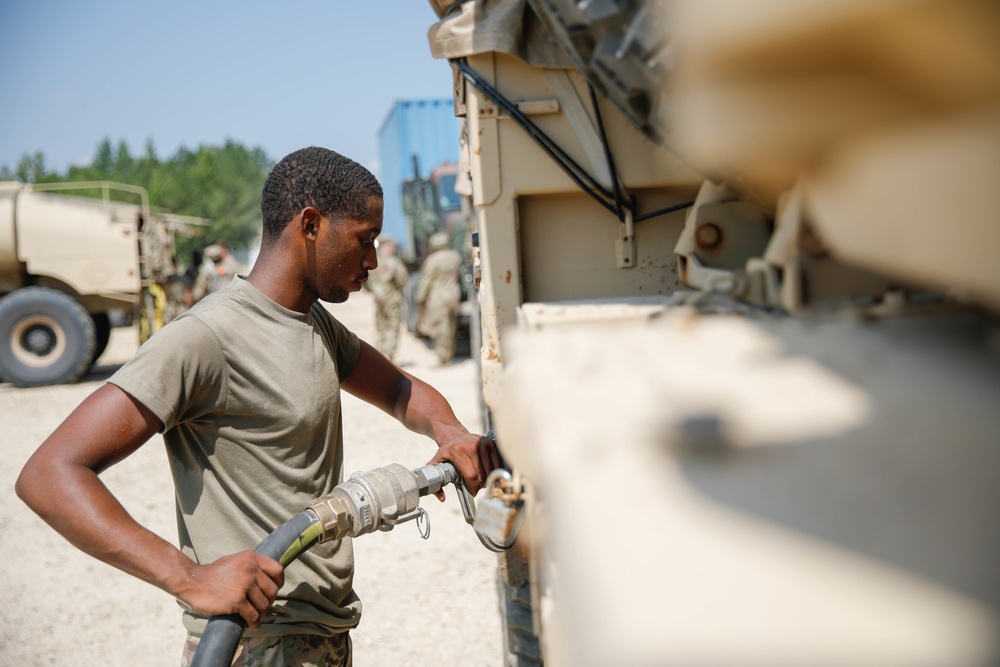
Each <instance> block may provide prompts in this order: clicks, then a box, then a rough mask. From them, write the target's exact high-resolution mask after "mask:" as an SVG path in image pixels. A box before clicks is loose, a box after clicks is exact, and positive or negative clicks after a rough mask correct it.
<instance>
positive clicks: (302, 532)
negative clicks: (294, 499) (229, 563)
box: [191, 510, 323, 667]
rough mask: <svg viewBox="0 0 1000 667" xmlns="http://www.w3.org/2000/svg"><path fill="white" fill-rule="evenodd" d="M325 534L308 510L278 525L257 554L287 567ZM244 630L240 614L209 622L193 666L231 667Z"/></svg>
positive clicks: (317, 520) (259, 547)
mask: <svg viewBox="0 0 1000 667" xmlns="http://www.w3.org/2000/svg"><path fill="white" fill-rule="evenodd" d="M322 534H323V524H322V522H321V521H320V520H319V518H318V517H317V516H316V514H315V513H313V512H312V511H311V510H305V511H303V512H301V513H299V514H297V515H295V516H293V517H292V518H291V519H289V520H288V521H286V522H285V523H283V524H281V525H280V526H278V527H277V528H276V529H275V530H274V532H272V533H271V534H270V535H268V536H267V537H265V538H264V540H263V541H262V542H261V543H260V544H259V545H258V546H257V548H256V549H254V551H256V552H257V553H259V554H262V555H264V556H267V557H269V558H273V559H274V560H276V561H278V562H279V563H281V564H282V565H283V566H287V565H288V564H289V563H291V562H292V561H293V560H295V559H296V558H298V556H299V554H302V553H304V552H305V551H307V550H308V549H310V548H311V547H312V546H313V545H314V544H316V543H317V542H318V541H319V538H320V536H321V535H322ZM244 627H246V621H245V620H244V619H243V617H242V616H240V615H239V614H221V615H219V616H212V617H211V618H210V619H208V625H206V626H205V633H204V634H203V635H202V636H201V641H200V642H199V643H198V648H197V650H195V653H194V658H193V659H192V660H191V667H229V665H230V664H231V663H232V661H233V655H235V654H236V648H237V647H238V646H239V643H240V638H241V637H242V636H243V628H244Z"/></svg>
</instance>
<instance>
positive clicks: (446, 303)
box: [417, 232, 462, 365]
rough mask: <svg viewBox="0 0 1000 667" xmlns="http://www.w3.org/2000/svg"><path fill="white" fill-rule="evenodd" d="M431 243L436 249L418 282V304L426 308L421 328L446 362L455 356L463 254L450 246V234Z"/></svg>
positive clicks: (432, 247)
mask: <svg viewBox="0 0 1000 667" xmlns="http://www.w3.org/2000/svg"><path fill="white" fill-rule="evenodd" d="M430 246H431V250H432V251H433V252H431V254H430V255H428V256H427V259H425V260H424V265H423V267H421V269H420V282H419V283H418V284H417V303H419V304H421V305H423V307H424V313H423V317H422V318H421V324H420V329H421V331H422V332H423V334H424V335H426V336H427V337H428V338H430V339H431V342H432V343H433V344H434V352H435V353H436V354H437V356H438V361H440V362H441V364H442V365H444V364H448V363H450V362H451V359H452V357H454V356H455V333H456V331H457V329H458V306H459V304H460V303H461V301H462V291H461V288H460V287H459V284H458V273H459V269H460V268H461V266H462V256H461V255H460V254H458V252H457V251H455V250H453V249H451V248H450V247H448V237H447V235H445V234H444V233H442V232H438V233H437V234H434V235H433V236H432V237H431V240H430Z"/></svg>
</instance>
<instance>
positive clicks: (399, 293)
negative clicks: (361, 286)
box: [365, 235, 410, 360]
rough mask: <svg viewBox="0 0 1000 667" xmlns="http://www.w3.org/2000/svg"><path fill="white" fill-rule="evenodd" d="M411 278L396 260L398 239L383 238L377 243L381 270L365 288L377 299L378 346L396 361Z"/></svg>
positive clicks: (373, 274) (371, 275)
mask: <svg viewBox="0 0 1000 667" xmlns="http://www.w3.org/2000/svg"><path fill="white" fill-rule="evenodd" d="M409 277H410V276H409V273H408V272H407V270H406V267H405V266H404V265H403V262H402V261H401V260H400V259H399V258H398V257H396V240H395V239H394V238H392V237H391V236H389V235H383V236H382V237H381V238H380V239H379V240H378V268H376V269H375V270H374V271H371V272H370V273H369V274H368V282H366V283H365V289H366V290H368V291H369V292H371V293H372V295H373V296H374V297H375V331H376V343H375V347H376V348H378V351H379V352H381V353H382V354H384V355H385V356H387V357H389V359H393V360H394V359H395V355H396V347H397V346H398V344H399V325H400V323H401V322H402V321H403V288H404V287H406V282H407V281H408V280H409Z"/></svg>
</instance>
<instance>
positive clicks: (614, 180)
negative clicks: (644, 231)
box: [587, 83, 635, 222]
mask: <svg viewBox="0 0 1000 667" xmlns="http://www.w3.org/2000/svg"><path fill="white" fill-rule="evenodd" d="M587 90H589V91H590V105H591V106H592V107H594V118H596V119H597V131H598V132H599V133H600V135H601V147H602V148H603V149H604V159H605V160H607V161H608V171H609V172H610V173H611V188H612V190H613V191H614V195H615V215H616V216H618V222H625V213H624V212H623V210H622V198H621V193H620V192H619V191H618V172H617V171H616V170H615V159H614V158H613V157H612V156H611V147H610V145H609V144H608V136H607V135H606V134H605V133H604V120H603V119H602V118H601V109H600V107H598V106H597V93H595V92H594V87H593V86H592V85H590V84H589V83H588V84H587ZM634 203H635V202H634V201H633V204H634ZM633 222H634V220H633Z"/></svg>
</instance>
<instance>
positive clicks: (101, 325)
mask: <svg viewBox="0 0 1000 667" xmlns="http://www.w3.org/2000/svg"><path fill="white" fill-rule="evenodd" d="M90 319H92V320H94V354H93V355H92V358H91V360H90V365H91V366H93V365H94V364H95V363H97V360H98V359H100V358H101V355H102V354H104V350H106V349H108V341H110V340H111V318H110V317H109V316H108V314H107V313H94V314H93V315H91V316H90Z"/></svg>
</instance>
